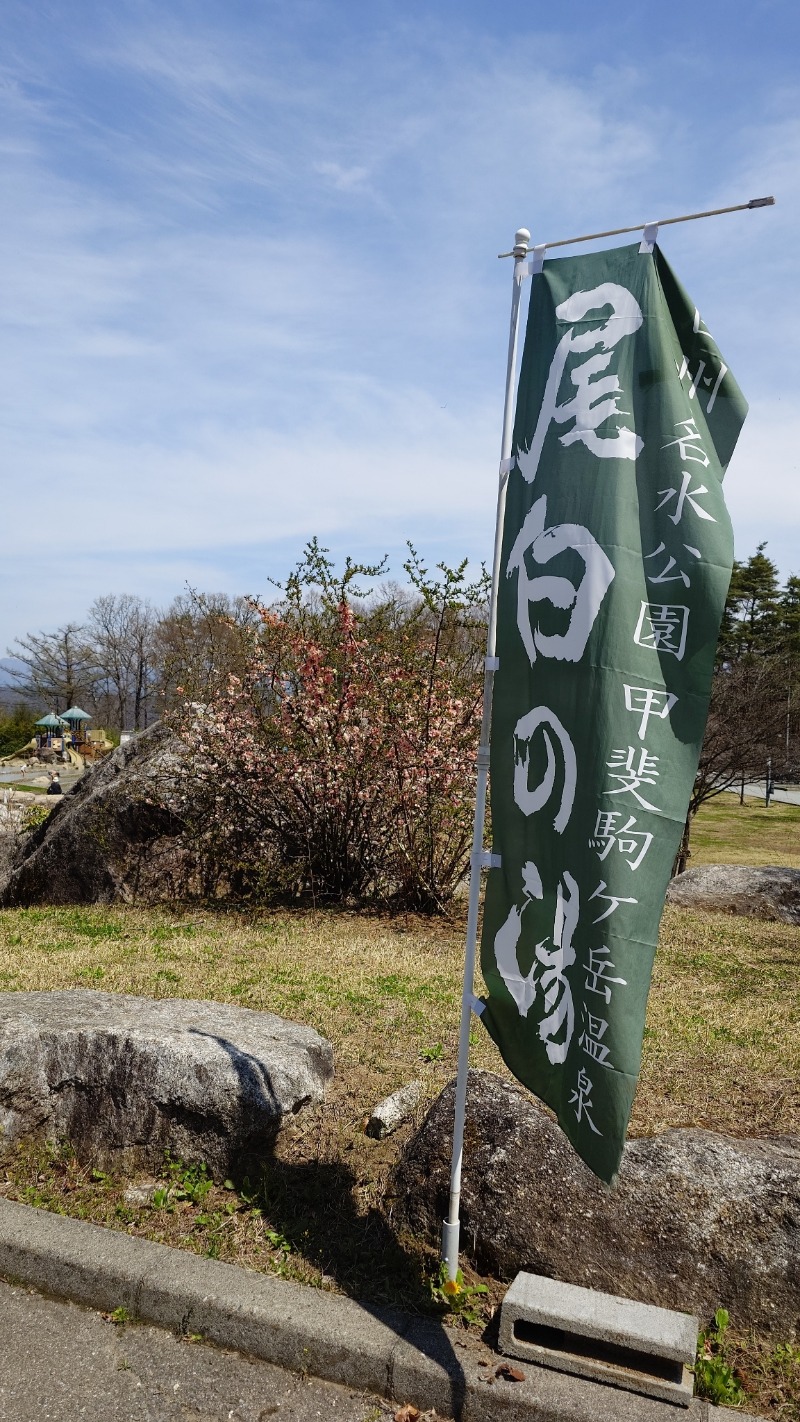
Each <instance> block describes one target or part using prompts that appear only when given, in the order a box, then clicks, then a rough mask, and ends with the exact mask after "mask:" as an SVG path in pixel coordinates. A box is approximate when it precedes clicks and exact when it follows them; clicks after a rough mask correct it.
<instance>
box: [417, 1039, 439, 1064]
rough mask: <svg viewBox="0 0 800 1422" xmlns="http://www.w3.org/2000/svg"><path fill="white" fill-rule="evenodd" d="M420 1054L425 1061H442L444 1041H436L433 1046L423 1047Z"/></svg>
mask: <svg viewBox="0 0 800 1422" xmlns="http://www.w3.org/2000/svg"><path fill="white" fill-rule="evenodd" d="M420 1056H421V1057H422V1060H423V1061H424V1062H440V1061H441V1060H442V1058H443V1057H444V1045H443V1043H442V1042H434V1044H433V1046H432V1047H423V1048H422V1051H421V1052H420Z"/></svg>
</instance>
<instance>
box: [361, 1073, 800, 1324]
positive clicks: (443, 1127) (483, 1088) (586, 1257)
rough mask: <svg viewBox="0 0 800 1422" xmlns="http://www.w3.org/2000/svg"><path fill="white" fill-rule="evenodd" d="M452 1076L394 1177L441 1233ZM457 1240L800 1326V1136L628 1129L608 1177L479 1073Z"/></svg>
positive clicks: (583, 1277) (485, 1261)
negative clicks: (613, 1177) (635, 1135)
mask: <svg viewBox="0 0 800 1422" xmlns="http://www.w3.org/2000/svg"><path fill="white" fill-rule="evenodd" d="M453 1094H454V1086H453V1083H451V1085H450V1086H448V1087H447V1088H446V1089H445V1090H444V1091H443V1092H442V1094H441V1096H439V1097H438V1098H437V1100H436V1101H435V1102H434V1104H433V1106H432V1107H431V1110H430V1112H429V1115H428V1117H427V1118H426V1120H425V1122H424V1124H423V1125H422V1127H421V1129H420V1131H419V1132H418V1133H417V1135H416V1136H415V1137H414V1139H413V1140H412V1141H411V1142H410V1143H409V1145H408V1146H407V1147H406V1149H405V1151H404V1154H403V1157H402V1159H401V1160H400V1162H399V1164H398V1166H397V1167H396V1170H395V1173H394V1177H393V1180H392V1184H391V1186H390V1192H389V1193H390V1207H391V1211H392V1218H393V1221H394V1223H395V1224H396V1225H398V1226H399V1227H405V1228H409V1229H411V1230H413V1231H414V1232H415V1233H420V1232H421V1233H423V1234H424V1235H425V1236H427V1237H428V1238H429V1239H430V1240H431V1241H432V1242H437V1243H438V1240H439V1236H440V1233H441V1222H442V1219H443V1218H444V1216H445V1215H446V1213H447V1203H448V1190H449V1171H450V1152H451V1142H452V1131H453ZM462 1191H463V1193H462V1216H461V1218H462V1228H461V1243H462V1248H463V1249H464V1251H465V1252H466V1254H467V1255H468V1256H469V1257H470V1258H471V1259H472V1260H473V1261H474V1263H475V1264H476V1266H477V1267H478V1268H479V1269H481V1270H483V1271H484V1272H486V1273H489V1274H494V1275H496V1276H498V1277H499V1278H504V1279H510V1278H512V1277H513V1276H514V1275H515V1274H516V1273H517V1271H518V1270H520V1269H524V1270H527V1271H529V1272H531V1273H534V1274H544V1275H545V1276H547V1277H548V1278H555V1279H560V1280H562V1281H564V1282H565V1283H571V1284H581V1285H583V1286H584V1287H586V1288H595V1289H599V1290H603V1291H604V1292H606V1293H612V1294H621V1295H623V1296H624V1297H627V1298H632V1299H639V1300H641V1301H642V1302H644V1303H649V1304H659V1305H662V1306H664V1307H667V1308H675V1309H679V1310H682V1311H685V1312H687V1313H695V1314H698V1315H699V1316H700V1317H709V1316H710V1315H711V1314H712V1313H713V1312H714V1310H715V1309H716V1308H718V1307H719V1306H720V1305H724V1306H725V1307H726V1308H728V1309H729V1310H730V1312H731V1315H732V1316H733V1318H734V1319H735V1322H736V1324H737V1326H739V1327H747V1326H748V1325H753V1326H754V1327H758V1328H767V1329H777V1330H778V1331H780V1332H781V1333H782V1334H783V1335H784V1336H785V1337H793V1336H794V1335H795V1331H796V1330H797V1329H798V1328H799V1327H800V1139H798V1138H796V1137H793V1138H786V1137H784V1138H780V1139H775V1140H734V1139H733V1138H732V1137H728V1136H723V1135H716V1134H714V1133H712V1132H710V1131H702V1130H672V1131H666V1132H664V1134H663V1135H660V1136H653V1137H648V1138H645V1139H641V1140H632V1141H629V1142H628V1144H627V1145H626V1147H625V1152H624V1156H623V1162H622V1167H621V1169H620V1172H619V1175H618V1177H617V1181H616V1184H615V1185H614V1186H613V1188H611V1189H609V1188H608V1187H607V1186H605V1185H603V1184H602V1183H601V1182H600V1181H599V1180H598V1179H597V1178H596V1177H595V1176H594V1175H592V1174H591V1172H590V1171H589V1170H588V1169H587V1167H586V1166H585V1165H584V1164H583V1162H582V1161H581V1160H580V1159H579V1157H578V1156H577V1155H576V1154H575V1152H574V1151H573V1149H572V1147H571V1146H570V1145H569V1143H568V1141H567V1139H566V1137H565V1136H564V1135H563V1134H562V1133H561V1131H560V1130H559V1129H558V1127H557V1126H556V1124H555V1122H554V1121H553V1120H552V1118H551V1117H550V1116H549V1115H548V1114H546V1113H545V1111H544V1110H543V1109H542V1108H541V1107H539V1106H538V1105H536V1104H535V1103H534V1101H533V1100H532V1099H531V1098H530V1096H528V1094H527V1093H526V1092H524V1091H523V1090H522V1089H521V1088H520V1087H518V1086H517V1085H515V1084H512V1083H510V1082H507V1081H503V1080H501V1079H500V1078H499V1077H497V1076H494V1075H493V1074H492V1073H490V1072H478V1071H472V1072H470V1077H469V1092H468V1099H467V1121H466V1136H465V1144H464V1165H463V1181H462Z"/></svg>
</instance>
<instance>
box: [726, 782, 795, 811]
mask: <svg viewBox="0 0 800 1422" xmlns="http://www.w3.org/2000/svg"><path fill="white" fill-rule="evenodd" d="M732 789H733V793H734V794H735V793H736V789H737V787H736V786H733V787H732ZM766 791H767V787H766V783H765V782H764V781H763V780H762V781H760V782H758V781H756V782H755V783H753V784H750V785H745V787H744V793H745V795H746V796H747V797H748V798H753V799H757V800H761V801H763V800H764V799H765V798H766ZM772 803H773V805H800V785H783V783H779V785H776V788H775V791H774V793H773V796H772Z"/></svg>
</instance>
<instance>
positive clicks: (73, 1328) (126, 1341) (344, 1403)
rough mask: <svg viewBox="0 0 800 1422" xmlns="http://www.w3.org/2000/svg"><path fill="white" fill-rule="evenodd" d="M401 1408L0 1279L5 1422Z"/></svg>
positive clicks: (374, 1420)
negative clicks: (119, 1322) (114, 1317)
mask: <svg viewBox="0 0 800 1422" xmlns="http://www.w3.org/2000/svg"><path fill="white" fill-rule="evenodd" d="M395 1410H396V1404H394V1405H392V1404H390V1403H387V1402H386V1401H384V1400H383V1399H381V1398H375V1397H372V1396H371V1395H368V1394H364V1393H359V1392H351V1391H349V1390H348V1389H347V1388H343V1387H337V1386H335V1385H334V1384H333V1383H325V1382H320V1381H318V1380H317V1379H303V1378H301V1377H298V1376H297V1375H296V1374H293V1373H287V1372H284V1371H283V1370H282V1369H281V1368H276V1367H273V1366H272V1365H271V1364H269V1363H264V1362H261V1361H260V1360H258V1359H249V1358H244V1357H242V1356H241V1355H240V1354H238V1353H232V1352H228V1351H226V1350H224V1349H222V1348H214V1347H211V1346H210V1345H209V1344H206V1343H203V1342H199V1341H195V1342H186V1341H184V1340H181V1339H179V1338H176V1337H175V1335H174V1334H172V1333H167V1332H165V1331H164V1330H163V1329H160V1328H152V1327H149V1326H147V1325H143V1324H127V1323H126V1324H116V1323H114V1322H113V1321H112V1320H111V1319H109V1318H107V1317H104V1316H103V1315H102V1314H99V1313H94V1312H92V1310H90V1309H86V1308H81V1307H80V1306H79V1305H77V1304H73V1303H63V1302H61V1301H58V1300H55V1299H49V1298H45V1297H43V1296H42V1295H41V1294H38V1293H36V1292H35V1291H33V1290H31V1289H28V1288H25V1287H21V1286H12V1285H11V1284H7V1283H4V1282H3V1281H2V1280H0V1422H267V1419H270V1422H271V1420H272V1419H277V1422H280V1419H281V1418H286V1419H287V1420H288V1419H291V1422H319V1419H320V1418H324V1419H326V1422H389V1419H390V1418H391V1417H392V1416H393V1413H394V1411H395Z"/></svg>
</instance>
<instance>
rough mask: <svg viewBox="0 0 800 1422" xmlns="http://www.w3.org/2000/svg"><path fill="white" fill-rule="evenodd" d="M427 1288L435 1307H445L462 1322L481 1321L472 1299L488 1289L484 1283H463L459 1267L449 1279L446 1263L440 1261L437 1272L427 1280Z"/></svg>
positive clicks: (486, 1292)
mask: <svg viewBox="0 0 800 1422" xmlns="http://www.w3.org/2000/svg"><path fill="white" fill-rule="evenodd" d="M428 1288H429V1289H430V1295H431V1299H432V1300H433V1302H434V1303H435V1304H436V1305H437V1307H439V1308H444V1309H446V1310H447V1312H448V1313H450V1314H453V1315H454V1316H455V1317H457V1318H459V1319H461V1320H462V1322H463V1323H481V1322H482V1321H483V1319H482V1317H481V1314H480V1313H479V1312H478V1310H477V1309H476V1308H475V1307H474V1301H475V1299H476V1298H477V1297H478V1296H479V1295H480V1294H488V1292H489V1290H488V1289H487V1287H486V1285H485V1284H465V1283H464V1275H463V1274H462V1272H461V1270H460V1269H457V1270H456V1277H455V1278H454V1279H449V1278H448V1277H447V1265H446V1264H445V1263H441V1264H440V1265H439V1271H438V1273H437V1274H434V1275H433V1277H432V1278H431V1279H429V1280H428Z"/></svg>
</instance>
